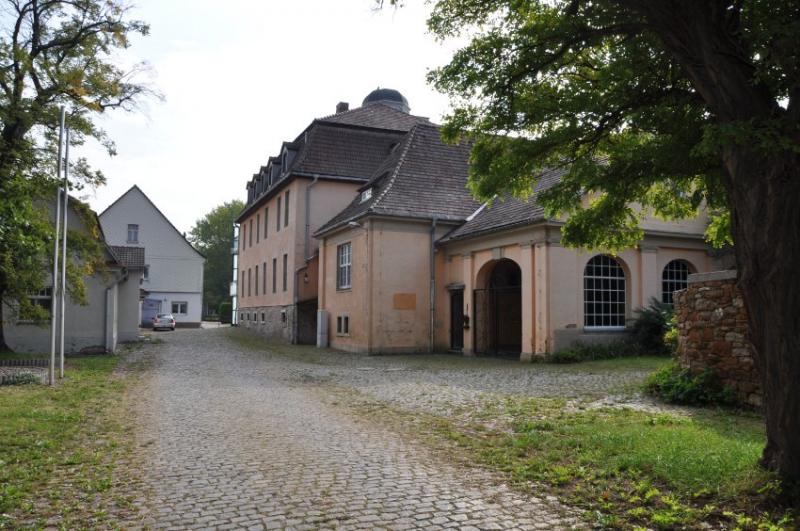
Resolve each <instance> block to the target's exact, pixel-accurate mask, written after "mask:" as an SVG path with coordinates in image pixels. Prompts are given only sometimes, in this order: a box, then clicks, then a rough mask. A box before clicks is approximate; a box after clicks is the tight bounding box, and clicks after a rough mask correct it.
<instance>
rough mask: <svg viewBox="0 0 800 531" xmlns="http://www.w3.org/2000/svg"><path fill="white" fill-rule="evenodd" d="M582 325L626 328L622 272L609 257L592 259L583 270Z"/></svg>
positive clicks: (601, 256)
mask: <svg viewBox="0 0 800 531" xmlns="http://www.w3.org/2000/svg"><path fill="white" fill-rule="evenodd" d="M583 325H584V326H585V327H587V328H624V327H625V271H624V270H623V269H622V266H621V265H620V264H619V262H617V261H616V260H615V259H613V258H611V257H610V256H605V255H597V256H595V257H594V258H592V259H591V260H589V263H587V264H586V269H584V271H583Z"/></svg>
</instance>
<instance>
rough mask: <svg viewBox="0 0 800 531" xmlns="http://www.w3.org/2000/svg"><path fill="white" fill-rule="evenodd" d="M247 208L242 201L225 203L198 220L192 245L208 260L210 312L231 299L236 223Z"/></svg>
mask: <svg viewBox="0 0 800 531" xmlns="http://www.w3.org/2000/svg"><path fill="white" fill-rule="evenodd" d="M244 206H245V205H244V203H243V202H241V201H239V200H238V199H235V200H233V201H229V202H227V203H223V204H222V205H220V206H218V207H216V208H215V209H213V210H212V211H211V212H209V213H208V214H206V215H205V216H204V217H203V218H202V219H200V220H198V221H197V223H195V225H194V227H193V228H192V230H191V232H190V233H189V241H191V242H192V244H193V245H194V246H195V247H197V249H198V250H199V251H200V252H201V253H203V254H204V255H205V257H206V263H205V270H204V271H203V300H204V302H205V303H206V304H207V305H208V307H209V308H217V307H218V306H219V304H220V303H221V302H223V301H227V300H229V299H230V295H229V289H230V287H229V286H230V282H231V278H232V277H231V275H232V274H233V256H232V255H231V248H232V247H233V221H234V220H235V219H236V216H238V215H239V214H240V213H241V212H242V210H244ZM228 313H230V312H228ZM220 315H222V314H220Z"/></svg>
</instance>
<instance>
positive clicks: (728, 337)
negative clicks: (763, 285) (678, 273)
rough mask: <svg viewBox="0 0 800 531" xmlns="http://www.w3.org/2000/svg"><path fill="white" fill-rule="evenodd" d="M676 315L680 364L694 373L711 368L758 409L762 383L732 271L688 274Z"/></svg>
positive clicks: (743, 399)
mask: <svg viewBox="0 0 800 531" xmlns="http://www.w3.org/2000/svg"><path fill="white" fill-rule="evenodd" d="M675 314H676V317H677V321H678V358H679V361H680V363H681V365H683V366H684V367H687V368H689V369H691V370H692V371H693V372H700V371H702V370H704V369H705V368H709V369H711V370H712V371H714V373H715V374H716V375H717V377H719V378H720V380H721V381H722V383H723V385H725V386H727V387H729V388H730V389H732V390H733V391H734V392H735V393H736V396H737V398H738V400H739V401H740V402H741V403H742V404H747V405H750V406H754V407H760V406H761V403H762V394H761V384H760V378H759V375H758V371H757V369H756V366H755V363H754V360H753V348H752V346H751V344H750V340H749V330H748V328H749V327H748V324H747V312H746V310H745V307H744V300H743V299H742V294H741V293H740V292H739V289H738V288H737V287H736V272H735V271H717V272H714V273H701V274H695V275H689V286H688V288H687V289H685V290H682V291H678V292H676V293H675Z"/></svg>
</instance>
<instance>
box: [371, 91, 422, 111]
mask: <svg viewBox="0 0 800 531" xmlns="http://www.w3.org/2000/svg"><path fill="white" fill-rule="evenodd" d="M370 103H383V104H384V105H388V106H389V107H392V108H395V109H397V110H398V111H402V112H405V113H408V112H411V108H410V107H409V106H408V100H407V99H406V98H405V96H403V95H402V94H400V93H399V92H398V91H396V90H394V89H390V88H380V87H378V88H376V89H375V90H373V91H372V92H370V93H369V94H367V97H366V98H364V101H363V102H362V103H361V105H369V104H370Z"/></svg>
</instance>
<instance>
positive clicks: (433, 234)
mask: <svg viewBox="0 0 800 531" xmlns="http://www.w3.org/2000/svg"><path fill="white" fill-rule="evenodd" d="M435 244H436V218H433V219H432V220H431V283H430V290H431V292H430V308H431V322H430V327H431V331H430V332H431V334H430V351H431V353H432V352H433V344H434V335H435V334H434V329H433V326H434V321H435V319H436V258H435V256H434V252H435V251H436V249H435Z"/></svg>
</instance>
